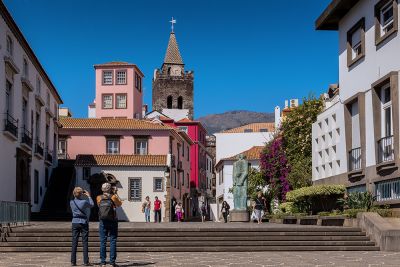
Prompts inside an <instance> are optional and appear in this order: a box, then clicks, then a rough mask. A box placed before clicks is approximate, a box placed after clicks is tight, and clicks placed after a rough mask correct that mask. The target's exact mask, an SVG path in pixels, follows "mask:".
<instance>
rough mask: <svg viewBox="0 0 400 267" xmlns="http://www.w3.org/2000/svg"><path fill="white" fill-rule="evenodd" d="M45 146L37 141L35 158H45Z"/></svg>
mask: <svg viewBox="0 0 400 267" xmlns="http://www.w3.org/2000/svg"><path fill="white" fill-rule="evenodd" d="M43 146H44V144H43V143H42V142H40V141H39V139H36V143H35V156H37V157H38V158H43V155H44V150H43Z"/></svg>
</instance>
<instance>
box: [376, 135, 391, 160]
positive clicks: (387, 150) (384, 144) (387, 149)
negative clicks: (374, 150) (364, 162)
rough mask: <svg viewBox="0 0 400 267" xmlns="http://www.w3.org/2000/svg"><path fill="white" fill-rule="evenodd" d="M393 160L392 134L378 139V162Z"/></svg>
mask: <svg viewBox="0 0 400 267" xmlns="http://www.w3.org/2000/svg"><path fill="white" fill-rule="evenodd" d="M392 160H394V142H393V135H392V136H387V137H383V138H381V139H380V140H379V141H378V163H382V162H386V161H392Z"/></svg>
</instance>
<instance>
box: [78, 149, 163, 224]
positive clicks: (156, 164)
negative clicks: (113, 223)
mask: <svg viewBox="0 0 400 267" xmlns="http://www.w3.org/2000/svg"><path fill="white" fill-rule="evenodd" d="M167 163H168V162H167V156H166V155H79V156H78V157H77V159H76V162H75V170H76V184H75V185H76V186H80V187H82V188H84V189H86V190H88V191H90V192H92V194H93V195H96V189H97V187H96V186H94V184H93V182H96V183H104V182H106V180H102V179H101V178H102V177H98V176H94V177H93V176H92V177H90V174H91V173H104V174H105V176H106V177H107V176H108V177H111V181H109V182H112V183H116V186H117V188H118V195H119V196H120V198H121V199H122V200H123V204H122V207H121V208H118V209H117V215H118V219H119V220H120V221H130V222H145V217H144V213H142V203H143V201H144V199H145V197H146V196H149V197H150V200H151V202H152V205H153V202H154V198H155V197H156V196H157V197H158V199H159V200H160V201H161V202H162V203H163V205H162V210H161V217H162V218H164V217H165V215H166V214H165V205H164V204H165V203H166V198H165V196H166V195H167V189H168V188H169V187H167V184H166V180H167V179H166V176H169V173H168V168H167V167H168V164H167ZM88 171H89V172H88ZM90 179H93V180H96V181H89V180H90ZM97 190H98V189H97ZM98 194H100V192H97V195H98ZM150 219H151V221H152V222H153V221H154V212H153V206H152V211H151V214H150Z"/></svg>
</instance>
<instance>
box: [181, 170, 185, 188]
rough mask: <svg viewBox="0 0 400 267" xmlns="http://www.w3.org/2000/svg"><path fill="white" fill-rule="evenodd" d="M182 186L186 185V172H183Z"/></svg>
mask: <svg viewBox="0 0 400 267" xmlns="http://www.w3.org/2000/svg"><path fill="white" fill-rule="evenodd" d="M182 187H185V172H182Z"/></svg>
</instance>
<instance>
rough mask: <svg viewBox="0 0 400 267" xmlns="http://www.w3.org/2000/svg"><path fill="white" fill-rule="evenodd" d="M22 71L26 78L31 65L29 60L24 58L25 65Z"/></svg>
mask: <svg viewBox="0 0 400 267" xmlns="http://www.w3.org/2000/svg"><path fill="white" fill-rule="evenodd" d="M22 73H23V74H24V77H25V78H28V76H29V65H28V61H27V60H26V59H25V58H24V62H23V66H22Z"/></svg>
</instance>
